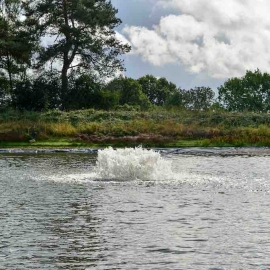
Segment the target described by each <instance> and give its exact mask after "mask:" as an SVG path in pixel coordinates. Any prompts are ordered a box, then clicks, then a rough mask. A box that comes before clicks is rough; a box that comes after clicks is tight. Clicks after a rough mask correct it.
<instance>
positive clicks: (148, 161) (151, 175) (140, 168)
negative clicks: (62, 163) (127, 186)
mask: <svg viewBox="0 0 270 270" xmlns="http://www.w3.org/2000/svg"><path fill="white" fill-rule="evenodd" d="M96 172H97V173H98V175H99V176H100V177H101V178H103V179H117V180H135V179H140V180H164V179H169V178H170V177H171V176H172V171H171V162H170V161H168V160H164V159H163V158H162V157H161V155H160V153H158V152H155V151H153V150H147V149H143V148H141V147H138V148H125V149H116V150H114V149H113V148H111V147H109V148H106V149H104V150H100V151H98V158H97V165H96Z"/></svg>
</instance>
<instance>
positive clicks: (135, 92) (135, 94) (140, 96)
mask: <svg viewBox="0 0 270 270" xmlns="http://www.w3.org/2000/svg"><path fill="white" fill-rule="evenodd" d="M106 89H107V90H109V91H110V92H111V93H119V105H125V104H127V105H131V106H136V105H139V106H140V107H141V109H142V110H147V109H149V108H150V106H151V103H150V101H149V99H148V98H147V96H146V95H145V94H144V93H143V92H142V87H141V85H140V84H139V83H138V82H137V81H136V80H134V79H131V78H122V77H121V78H117V79H114V80H112V81H111V82H110V83H109V84H108V85H107V86H106Z"/></svg>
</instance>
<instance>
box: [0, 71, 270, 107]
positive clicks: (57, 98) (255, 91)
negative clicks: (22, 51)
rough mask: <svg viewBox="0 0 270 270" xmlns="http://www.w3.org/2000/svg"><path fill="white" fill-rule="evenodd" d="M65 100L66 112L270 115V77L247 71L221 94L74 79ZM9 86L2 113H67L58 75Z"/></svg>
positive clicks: (156, 83)
mask: <svg viewBox="0 0 270 270" xmlns="http://www.w3.org/2000/svg"><path fill="white" fill-rule="evenodd" d="M68 82H69V84H68V90H67V92H66V94H65V110H78V109H89V108H94V109H102V110H115V109H124V110H149V109H151V108H153V107H154V106H161V107H165V108H179V109H185V110H195V111H202V110H209V109H212V110H217V109H218V110H227V111H235V112H244V111H251V112H268V111H269V110H270V75H269V74H267V73H262V72H260V71H259V70H256V71H255V72H252V71H247V73H246V75H245V76H244V77H242V78H232V79H229V80H227V81H226V82H225V83H224V84H223V85H222V86H220V87H219V88H218V95H217V96H216V95H215V92H214V91H213V90H212V89H211V88H210V87H194V88H192V89H189V90H185V89H182V88H178V87H177V86H176V85H175V84H173V83H171V82H169V81H168V80H167V79H166V78H156V77H154V76H152V75H146V76H144V77H141V78H139V79H137V80H135V79H131V78H124V77H119V78H115V79H113V80H111V81H110V82H108V83H106V84H105V83H101V82H100V81H98V79H97V78H95V77H93V76H92V74H87V73H84V74H79V75H78V74H73V73H71V74H70V75H69V80H68ZM7 85H8V84H7V82H6V81H5V80H2V81H0V90H1V94H2V95H1V99H0V100H1V101H0V102H1V104H0V106H2V107H12V108H15V109H19V110H30V111H46V110H52V109H61V106H62V99H61V90H62V89H61V78H60V76H59V75H58V74H57V73H55V72H49V71H47V72H43V73H42V74H41V75H40V76H38V77H30V76H25V77H24V78H22V79H20V80H19V79H16V80H14V81H13V89H12V92H7V89H8V87H7V88H6V86H7Z"/></svg>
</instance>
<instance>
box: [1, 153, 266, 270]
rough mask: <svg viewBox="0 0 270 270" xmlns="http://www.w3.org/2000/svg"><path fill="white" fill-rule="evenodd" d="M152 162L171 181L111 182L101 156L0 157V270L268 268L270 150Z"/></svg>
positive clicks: (135, 179)
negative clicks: (101, 166) (99, 167)
mask: <svg viewBox="0 0 270 270" xmlns="http://www.w3.org/2000/svg"><path fill="white" fill-rule="evenodd" d="M110 154H112V153H111V152H110V153H107V156H110ZM118 155H120V156H121V155H122V154H119V153H118ZM122 156H123V155H122ZM111 157H113V154H112V155H111ZM150 157H154V159H153V160H156V162H159V163H158V164H159V166H158V168H162V164H163V165H164V164H165V165H166V166H164V167H163V169H162V170H160V171H159V175H160V174H162V171H165V172H166V175H168V174H170V177H165V178H166V179H164V180H162V179H161V177H160V179H152V175H153V174H149V176H148V179H144V180H140V177H138V175H136V177H131V178H130V179H126V180H124V179H117V177H115V175H113V176H112V175H111V176H110V177H107V179H106V178H104V177H101V176H100V175H98V174H97V171H98V170H97V168H96V167H95V164H96V162H97V155H96V154H83V153H80V154H79V153H78V154H76V153H72V154H71V153H47V154H45V153H37V154H33V153H31V154H30V155H29V154H23V153H9V154H7V153H3V154H0V191H1V193H0V269H1V270H2V269H11V270H13V269H20V270H24V269H27V270H28V269H72V270H73V269H76V270H77V269H87V270H89V269H145V270H148V269H162V270H166V269H183V270H186V269H194V270H200V269H209V270H210V269H211V270H214V269H215V270H221V269H230V270H231V269H233V270H240V269H243V270H248V269H252V270H254V269H260V270H263V269H270V260H269V254H270V238H269V224H270V200H269V192H270V176H269V161H270V150H269V149H259V150H258V149H248V148H247V149H241V150H236V149H227V150H224V149H208V150H203V149H197V150H195V149H188V150H185V151H164V153H162V158H163V159H164V160H160V158H159V157H158V156H156V155H155V154H153V153H150ZM134 158H135V159H136V155H135V156H133V157H129V159H134ZM105 159H106V158H105ZM116 159H117V158H115V159H113V158H112V159H111V160H112V161H113V162H114V161H115V160H116ZM118 159H119V157H118ZM150 159H151V158H150ZM120 160H121V159H120ZM137 164H138V163H137ZM154 164H157V163H155V162H154ZM170 164H171V167H172V168H171V169H172V171H171V172H170V170H169V166H170ZM125 166H127V165H125ZM158 168H156V170H158ZM133 172H134V171H133ZM132 175H133V176H134V174H132ZM107 176H108V175H107ZM139 176H140V175H139ZM108 178H110V179H108Z"/></svg>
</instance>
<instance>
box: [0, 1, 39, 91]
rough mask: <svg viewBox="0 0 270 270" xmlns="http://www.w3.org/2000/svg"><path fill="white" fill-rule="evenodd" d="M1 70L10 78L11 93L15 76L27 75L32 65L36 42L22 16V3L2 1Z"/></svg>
mask: <svg viewBox="0 0 270 270" xmlns="http://www.w3.org/2000/svg"><path fill="white" fill-rule="evenodd" d="M0 7H1V8H0V69H2V71H4V73H6V74H7V76H8V81H9V92H10V93H11V92H12V90H13V81H14V75H19V74H25V72H26V67H27V66H28V65H29V64H30V59H31V54H32V49H33V46H34V40H33V39H32V38H31V37H30V35H29V31H28V30H29V29H27V28H26V25H25V24H24V21H23V20H22V19H21V15H22V1H19V0H0Z"/></svg>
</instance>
